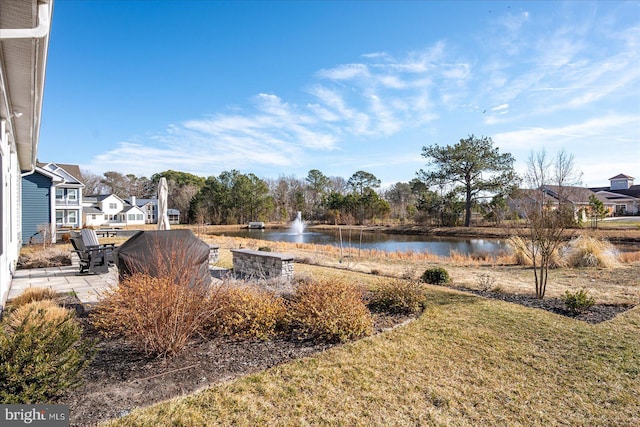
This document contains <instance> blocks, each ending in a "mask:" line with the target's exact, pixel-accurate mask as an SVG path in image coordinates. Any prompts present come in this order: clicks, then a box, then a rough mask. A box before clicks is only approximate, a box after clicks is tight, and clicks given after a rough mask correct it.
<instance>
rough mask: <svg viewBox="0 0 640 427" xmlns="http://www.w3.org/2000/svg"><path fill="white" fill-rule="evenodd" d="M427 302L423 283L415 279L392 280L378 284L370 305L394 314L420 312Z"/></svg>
mask: <svg viewBox="0 0 640 427" xmlns="http://www.w3.org/2000/svg"><path fill="white" fill-rule="evenodd" d="M424 303H425V293H424V289H423V287H422V285H421V284H420V283H419V282H416V281H414V280H399V279H396V280H392V281H390V282H384V283H383V284H380V285H378V286H377V287H376V288H374V289H373V290H372V292H371V299H370V301H369V307H370V308H371V309H372V310H375V311H386V312H389V313H394V314H413V313H418V312H420V311H421V310H422V309H423V307H424Z"/></svg>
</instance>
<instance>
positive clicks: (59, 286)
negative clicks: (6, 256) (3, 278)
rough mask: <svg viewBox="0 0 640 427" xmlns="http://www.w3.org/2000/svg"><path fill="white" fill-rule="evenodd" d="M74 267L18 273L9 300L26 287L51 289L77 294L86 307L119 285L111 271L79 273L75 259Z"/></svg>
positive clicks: (74, 257)
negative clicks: (104, 272) (109, 289)
mask: <svg viewBox="0 0 640 427" xmlns="http://www.w3.org/2000/svg"><path fill="white" fill-rule="evenodd" d="M71 259H72V265H67V266H63V267H49V268H33V269H25V270H16V272H15V274H14V276H13V280H12V282H11V287H10V288H9V300H11V299H13V298H15V297H17V296H18V295H20V294H21V293H22V292H23V291H24V290H25V289H27V288H50V289H52V290H54V291H55V292H62V293H66V292H74V293H75V295H76V296H77V297H78V299H79V300H80V301H81V302H82V303H83V304H94V303H96V302H98V298H99V297H100V295H101V294H102V293H103V292H104V291H105V290H106V289H107V288H108V287H109V286H113V285H116V284H117V283H118V274H117V273H118V271H117V269H115V268H110V269H109V272H108V273H106V274H83V275H80V274H78V258H77V257H76V256H72V257H71Z"/></svg>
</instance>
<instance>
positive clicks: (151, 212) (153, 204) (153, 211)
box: [125, 196, 158, 224]
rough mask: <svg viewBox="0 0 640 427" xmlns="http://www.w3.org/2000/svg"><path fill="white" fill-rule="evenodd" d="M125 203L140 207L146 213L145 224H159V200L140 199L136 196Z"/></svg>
mask: <svg viewBox="0 0 640 427" xmlns="http://www.w3.org/2000/svg"><path fill="white" fill-rule="evenodd" d="M125 201H126V202H128V203H129V204H131V205H135V206H137V207H139V208H140V209H142V210H143V211H144V212H145V220H144V222H145V224H157V223H158V199H156V198H153V199H138V198H136V197H135V196H131V197H129V198H128V199H125Z"/></svg>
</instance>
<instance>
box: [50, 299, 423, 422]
mask: <svg viewBox="0 0 640 427" xmlns="http://www.w3.org/2000/svg"><path fill="white" fill-rule="evenodd" d="M66 298H68V300H67V301H65V305H66V306H67V307H69V308H74V309H75V311H76V314H77V318H78V320H79V321H80V322H81V323H82V324H83V327H84V331H85V337H86V338H87V339H95V338H99V337H100V336H99V334H98V332H97V331H96V330H95V329H94V328H93V327H92V326H91V324H90V323H89V320H88V311H86V310H85V308H84V307H83V306H82V304H79V303H78V302H77V301H73V297H68V296H67V297H66ZM414 318H415V317H412V316H392V315H380V314H375V315H374V322H375V330H376V332H381V331H383V330H387V329H390V328H393V327H395V326H398V325H401V324H404V323H406V322H408V321H410V320H412V319H414ZM337 345H340V344H331V343H318V342H313V341H309V340H307V341H301V340H297V339H295V338H292V337H286V336H285V337H276V338H273V339H271V340H266V341H261V340H235V339H231V338H227V337H213V338H206V339H199V340H194V341H192V342H191V343H190V344H189V345H188V347H187V348H186V349H184V350H183V351H182V352H180V353H179V354H178V355H176V356H174V357H171V358H156V357H148V356H146V355H145V354H144V353H143V352H141V351H139V350H137V349H136V348H134V347H132V346H131V345H129V344H128V343H127V342H126V341H125V340H124V339H122V338H118V339H104V338H99V341H98V344H97V353H96V355H95V358H94V359H93V361H92V362H91V364H90V365H89V366H88V367H87V368H86V369H85V370H84V371H83V384H82V385H81V386H80V387H79V388H77V389H75V390H72V391H69V392H68V393H67V394H66V395H64V396H61V397H60V398H59V399H58V400H57V402H56V403H61V404H65V405H69V411H70V422H71V425H72V426H87V425H96V424H97V423H99V422H102V421H106V420H108V419H112V418H118V417H122V416H124V415H127V414H128V413H129V412H131V410H132V409H134V408H136V407H144V406H149V405H151V404H153V403H156V402H160V401H163V400H167V399H171V398H174V397H177V396H183V395H186V394H190V393H193V392H195V391H198V390H201V389H203V388H206V387H207V386H210V385H213V384H216V383H222V382H226V381H230V380H233V379H235V378H238V377H241V376H244V375H247V374H251V373H254V372H259V371H263V370H265V369H268V368H270V367H273V366H276V365H279V364H281V363H286V362H288V361H291V360H293V359H298V358H302V357H306V356H311V355H313V354H316V353H318V352H322V351H325V350H327V349H329V348H332V347H335V346H337Z"/></svg>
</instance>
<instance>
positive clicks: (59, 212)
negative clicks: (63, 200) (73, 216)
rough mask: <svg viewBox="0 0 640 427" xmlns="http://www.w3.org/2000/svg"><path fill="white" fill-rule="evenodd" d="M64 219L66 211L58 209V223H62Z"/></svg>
mask: <svg viewBox="0 0 640 427" xmlns="http://www.w3.org/2000/svg"><path fill="white" fill-rule="evenodd" d="M63 221H64V212H63V211H56V225H62V224H63Z"/></svg>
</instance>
